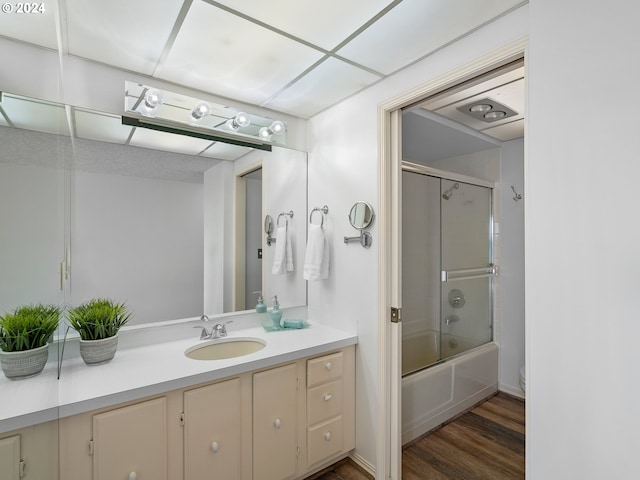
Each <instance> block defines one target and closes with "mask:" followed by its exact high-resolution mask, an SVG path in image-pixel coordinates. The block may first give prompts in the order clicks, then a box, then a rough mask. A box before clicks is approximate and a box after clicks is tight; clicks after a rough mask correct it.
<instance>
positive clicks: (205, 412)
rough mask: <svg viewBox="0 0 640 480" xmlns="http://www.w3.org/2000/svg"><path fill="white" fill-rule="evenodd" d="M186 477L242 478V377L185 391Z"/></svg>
mask: <svg viewBox="0 0 640 480" xmlns="http://www.w3.org/2000/svg"><path fill="white" fill-rule="evenodd" d="M184 414H185V437H184V462H185V463H184V474H185V480H206V479H212V478H220V479H225V480H235V479H240V455H241V445H240V428H241V425H240V380H239V379H237V378H236V379H233V380H228V381H226V382H221V383H216V384H214V385H208V386H206V387H201V388H196V389H194V390H189V391H188V392H185V394H184Z"/></svg>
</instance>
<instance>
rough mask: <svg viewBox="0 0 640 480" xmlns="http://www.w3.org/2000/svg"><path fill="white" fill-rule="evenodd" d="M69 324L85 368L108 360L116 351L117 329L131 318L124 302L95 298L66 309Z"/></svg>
mask: <svg viewBox="0 0 640 480" xmlns="http://www.w3.org/2000/svg"><path fill="white" fill-rule="evenodd" d="M68 317H69V324H70V325H71V327H72V328H73V329H74V330H76V331H77V332H78V333H79V334H80V355H81V356H82V359H83V360H84V361H85V363H86V364H87V365H97V364H100V363H106V362H108V361H110V360H111V359H112V358H113V357H114V356H115V354H116V349H117V348H118V330H120V328H121V327H122V326H124V325H125V324H126V323H127V322H128V321H129V319H130V318H131V313H130V312H129V310H128V308H127V307H126V305H125V304H124V303H116V302H114V301H113V300H110V299H108V298H95V299H93V300H90V301H88V302H85V303H83V304H82V305H79V306H77V307H75V308H72V309H71V310H69V316H68Z"/></svg>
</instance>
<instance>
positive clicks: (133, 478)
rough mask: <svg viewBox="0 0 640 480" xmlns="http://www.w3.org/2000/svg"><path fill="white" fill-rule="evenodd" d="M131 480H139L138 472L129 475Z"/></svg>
mask: <svg viewBox="0 0 640 480" xmlns="http://www.w3.org/2000/svg"><path fill="white" fill-rule="evenodd" d="M129 480H138V474H137V473H136V472H131V473H130V474H129Z"/></svg>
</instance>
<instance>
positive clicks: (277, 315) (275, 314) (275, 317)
mask: <svg viewBox="0 0 640 480" xmlns="http://www.w3.org/2000/svg"><path fill="white" fill-rule="evenodd" d="M269 315H270V316H271V321H272V322H273V328H275V329H278V328H280V320H281V319H282V310H280V304H279V303H278V296H277V295H275V296H274V297H273V308H272V309H271V312H269Z"/></svg>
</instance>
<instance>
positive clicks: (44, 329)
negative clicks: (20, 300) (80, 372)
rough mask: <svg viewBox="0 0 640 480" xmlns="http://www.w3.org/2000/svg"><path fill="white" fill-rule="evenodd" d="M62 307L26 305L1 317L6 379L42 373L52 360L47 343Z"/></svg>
mask: <svg viewBox="0 0 640 480" xmlns="http://www.w3.org/2000/svg"><path fill="white" fill-rule="evenodd" d="M60 312H61V309H60V307H58V306H56V305H43V304H38V305H23V306H20V307H18V308H16V309H15V311H14V312H13V313H6V314H5V315H4V316H0V349H1V350H2V351H1V352H0V361H1V363H2V370H3V372H4V374H5V376H6V377H7V378H10V379H18V378H27V377H32V376H34V375H37V374H39V373H40V372H41V371H42V369H43V368H44V366H45V364H46V363H47V360H48V359H49V345H48V343H47V342H48V341H49V338H50V337H51V335H52V334H53V332H54V331H55V330H56V329H57V328H58V321H59V320H60Z"/></svg>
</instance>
